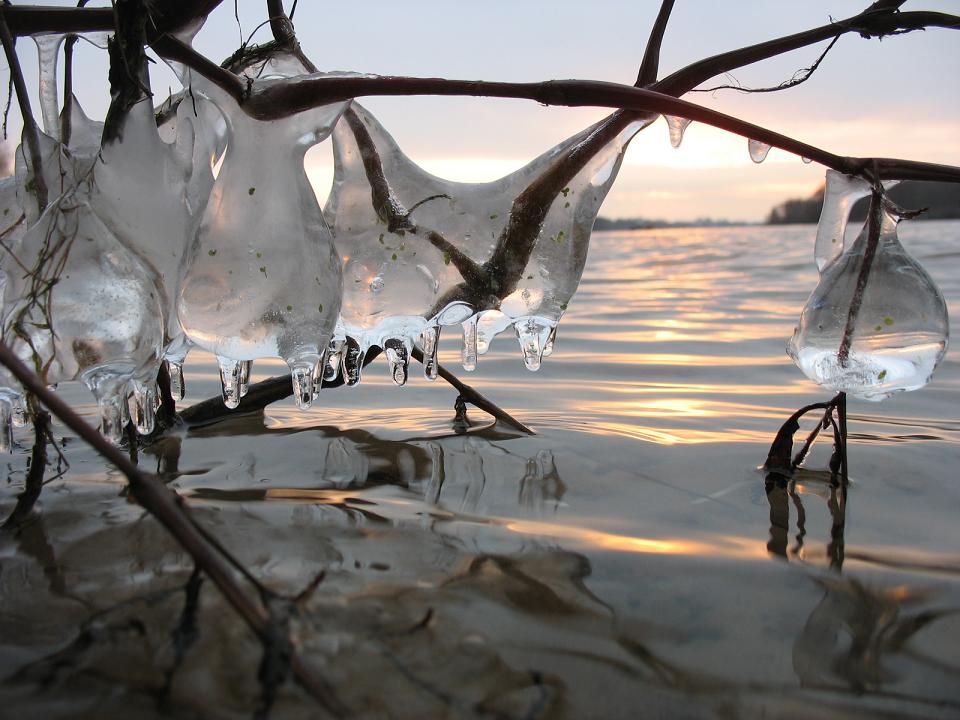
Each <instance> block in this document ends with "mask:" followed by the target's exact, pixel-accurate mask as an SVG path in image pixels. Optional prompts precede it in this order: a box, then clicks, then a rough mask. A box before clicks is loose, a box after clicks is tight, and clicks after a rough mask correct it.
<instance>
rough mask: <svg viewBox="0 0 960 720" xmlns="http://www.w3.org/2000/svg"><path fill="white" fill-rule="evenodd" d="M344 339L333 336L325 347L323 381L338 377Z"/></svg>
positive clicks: (331, 380)
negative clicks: (326, 347) (327, 346)
mask: <svg viewBox="0 0 960 720" xmlns="http://www.w3.org/2000/svg"><path fill="white" fill-rule="evenodd" d="M344 345H345V341H344V340H341V339H339V338H334V339H332V340H331V341H330V346H329V348H328V349H327V354H326V363H325V364H324V368H323V381H324V382H333V381H334V380H336V379H337V378H338V377H340V367H341V365H342V363H343V348H344Z"/></svg>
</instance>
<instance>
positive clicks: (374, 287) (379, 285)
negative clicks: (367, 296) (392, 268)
mask: <svg viewBox="0 0 960 720" xmlns="http://www.w3.org/2000/svg"><path fill="white" fill-rule="evenodd" d="M381 290H383V278H382V277H380V276H379V275H377V276H376V277H375V278H374V279H373V280H371V281H370V292H372V293H378V292H380V291H381Z"/></svg>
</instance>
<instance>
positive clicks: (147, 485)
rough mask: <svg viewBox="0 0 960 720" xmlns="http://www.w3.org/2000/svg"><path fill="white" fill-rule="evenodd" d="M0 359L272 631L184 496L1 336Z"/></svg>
mask: <svg viewBox="0 0 960 720" xmlns="http://www.w3.org/2000/svg"><path fill="white" fill-rule="evenodd" d="M0 363H2V364H3V365H5V366H6V367H7V368H8V369H9V370H10V372H11V373H12V374H13V375H14V376H15V377H16V378H17V379H18V380H19V381H20V382H21V383H22V384H23V386H24V388H26V389H27V390H28V391H30V392H32V393H34V394H35V395H36V396H37V399H38V400H39V401H40V402H42V403H43V404H44V405H45V406H46V407H47V408H48V409H49V410H50V412H51V413H53V415H55V416H56V417H57V418H59V419H60V420H61V421H62V422H63V423H64V424H65V425H67V427H69V428H70V429H71V430H72V431H73V432H75V433H77V434H78V435H79V436H80V437H81V438H82V439H83V440H84V441H86V442H87V443H88V444H89V445H91V446H92V447H93V448H94V449H95V450H96V451H97V452H98V453H99V454H100V455H101V456H102V457H103V458H104V459H105V460H107V461H108V462H110V463H112V464H113V465H115V466H116V467H117V469H118V470H120V471H121V472H122V473H123V474H124V475H126V477H127V480H128V482H129V487H130V493H131V495H132V496H133V497H134V499H136V500H137V502H138V503H140V505H141V506H143V507H144V508H145V509H146V510H147V511H148V512H149V513H150V514H151V515H153V517H154V518H156V519H157V520H158V521H159V522H160V523H161V524H162V525H163V526H164V527H165V528H166V529H167V530H168V531H169V532H170V534H171V535H173V537H174V538H176V540H177V542H179V543H180V545H181V546H182V547H183V548H184V549H185V550H186V551H187V552H188V553H189V554H190V556H191V557H192V558H193V559H194V561H195V562H196V564H197V565H198V566H199V567H201V568H202V569H203V571H204V572H205V573H206V574H207V576H208V577H209V578H210V579H211V580H212V581H213V582H214V584H215V585H216V586H217V587H218V588H219V589H220V592H221V593H223V596H224V598H225V599H226V600H227V602H229V603H230V605H231V606H232V607H233V608H234V609H235V610H236V611H237V612H238V613H239V614H240V616H241V617H242V618H243V619H244V621H245V622H246V623H247V625H248V626H249V627H250V628H251V629H252V630H253V631H254V632H255V633H256V635H257V637H259V638H260V639H261V640H263V641H265V640H266V639H267V637H268V636H269V633H270V632H272V630H271V627H270V622H269V618H268V616H267V613H266V610H265V609H264V607H263V606H262V605H261V604H259V603H257V602H255V601H254V600H253V599H252V598H250V597H249V595H248V593H247V592H246V591H245V590H244V589H243V587H242V586H241V585H240V584H239V583H238V582H237V580H236V577H235V576H234V574H233V570H232V568H231V567H230V565H229V564H228V562H227V561H226V560H225V558H224V557H223V553H222V552H218V550H217V548H215V547H214V546H213V545H212V544H211V543H209V542H208V540H207V539H206V538H205V537H204V536H203V534H202V533H201V532H200V531H198V529H197V527H196V525H195V522H194V521H193V519H192V518H190V517H189V512H190V511H189V508H188V507H187V504H186V502H185V501H184V499H183V498H182V497H180V496H179V495H177V494H176V493H175V492H173V491H172V490H170V489H169V488H168V487H166V486H165V485H164V484H163V483H161V482H160V481H159V480H158V478H157V477H156V476H154V475H150V474H147V473H144V472H143V471H141V470H140V469H139V468H138V467H137V466H136V465H134V464H133V463H132V462H130V459H129V458H128V457H127V456H126V455H124V454H123V452H121V451H120V450H119V449H118V448H116V447H115V446H113V445H111V444H110V443H109V442H108V441H107V440H106V439H105V438H104V437H103V436H102V435H101V434H100V433H99V432H97V431H96V430H95V429H94V428H93V427H91V426H90V425H88V424H87V423H86V422H85V421H84V420H83V419H82V418H81V417H80V416H79V415H77V413H76V412H75V411H74V410H73V409H72V408H70V406H69V405H67V404H66V402H65V401H64V400H63V399H61V398H60V397H58V396H57V395H56V394H55V393H53V392H52V391H51V390H50V389H49V388H47V386H46V385H45V384H44V383H43V381H42V380H41V379H40V378H39V377H37V376H36V375H35V374H34V373H32V372H31V371H30V370H29V369H28V368H27V367H26V366H25V365H24V364H23V363H22V362H21V361H20V360H19V358H17V357H16V356H15V355H14V354H13V353H12V352H11V351H10V349H9V348H8V347H7V345H6V344H5V343H3V342H0ZM291 667H292V669H293V673H294V675H295V677H296V678H297V680H298V682H299V683H300V684H301V685H302V686H303V687H304V689H305V690H307V692H309V693H310V694H311V695H312V696H313V697H314V698H315V699H316V700H317V701H318V702H319V703H320V704H321V705H322V706H323V707H324V708H325V709H326V710H327V711H328V712H330V713H331V714H332V715H334V716H336V717H342V716H345V715H346V714H347V712H346V709H345V708H344V707H343V705H342V704H341V703H340V701H339V700H338V699H337V697H336V695H335V694H334V693H333V691H332V689H331V688H330V687H329V685H328V684H327V683H326V682H325V681H324V680H323V679H322V678H320V677H319V676H317V675H316V674H315V673H314V671H313V670H312V669H311V668H309V667H308V666H307V665H306V664H305V663H304V662H303V660H302V658H300V656H299V655H296V654H295V655H294V656H293V658H292V660H291Z"/></svg>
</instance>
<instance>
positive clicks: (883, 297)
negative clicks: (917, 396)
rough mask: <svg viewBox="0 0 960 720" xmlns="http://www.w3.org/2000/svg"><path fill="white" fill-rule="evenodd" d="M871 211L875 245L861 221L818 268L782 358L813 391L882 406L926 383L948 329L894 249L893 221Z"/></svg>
mask: <svg viewBox="0 0 960 720" xmlns="http://www.w3.org/2000/svg"><path fill="white" fill-rule="evenodd" d="M880 202H882V201H881V200H879V199H876V200H875V201H874V205H876V204H878V203H880ZM873 212H878V213H882V218H880V219H877V220H876V222H881V221H882V224H881V225H880V233H879V238H878V240H877V241H876V243H875V244H874V243H873V242H872V241H871V240H870V237H869V227H870V220H869V218H868V221H867V224H866V225H865V226H864V229H863V230H862V231H861V233H860V235H859V237H857V239H856V241H855V242H854V243H853V244H852V245H851V246H850V248H849V249H847V250H844V252H843V254H842V255H840V257H839V258H837V259H836V260H835V261H834V262H831V263H829V264H828V265H826V267H824V268H823V270H822V272H821V275H820V283H819V284H818V285H817V287H816V289H815V290H814V291H813V293H812V294H811V295H810V299H809V300H808V301H807V304H806V306H805V307H804V309H803V314H802V315H801V316H800V323H799V325H798V326H797V328H796V330H795V332H794V334H793V337H792V338H791V340H790V343H789V345H788V346H787V353H788V354H789V355H790V357H792V358H793V360H794V362H795V363H796V364H797V366H798V367H799V368H800V369H801V370H802V371H803V373H804V374H805V375H806V376H807V377H808V378H810V379H811V380H813V381H814V382H816V383H817V384H819V385H823V386H825V387H828V388H830V389H832V390H834V391H842V392H846V393H849V394H850V395H852V396H854V397H859V398H862V399H864V400H883V399H884V398H886V397H889V396H890V395H892V394H893V393H895V392H900V391H904V390H916V389H918V388H921V387H923V386H924V385H926V384H927V383H928V382H929V381H930V377H931V375H932V374H933V371H934V369H935V368H936V367H937V365H938V364H939V363H940V361H941V360H942V359H943V356H944V354H945V353H946V347H947V339H948V336H949V330H950V325H949V320H948V318H947V306H946V303H945V302H944V300H943V296H942V295H941V294H940V291H939V289H938V288H937V286H936V285H935V284H934V282H933V280H932V279H931V278H930V276H929V275H928V274H927V273H926V271H925V270H924V269H923V268H922V267H921V266H920V265H919V264H918V263H917V261H916V260H914V259H913V258H912V257H910V255H908V254H907V252H906V251H905V250H904V249H903V247H902V246H901V245H900V242H899V240H898V238H897V219H896V218H895V217H893V216H892V215H891V214H890V213H889V212H887V211H885V210H883V209H880V208H879V207H874V206H873V205H872V206H871V213H873Z"/></svg>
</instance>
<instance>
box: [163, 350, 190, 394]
mask: <svg viewBox="0 0 960 720" xmlns="http://www.w3.org/2000/svg"><path fill="white" fill-rule="evenodd" d="M165 362H166V364H167V375H169V377H170V394H171V395H173V399H174V400H176V401H177V402H179V401H181V400H183V398H184V395H186V390H187V385H186V383H185V382H184V380H183V363H181V362H177V361H175V360H170V359H167V360H165Z"/></svg>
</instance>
